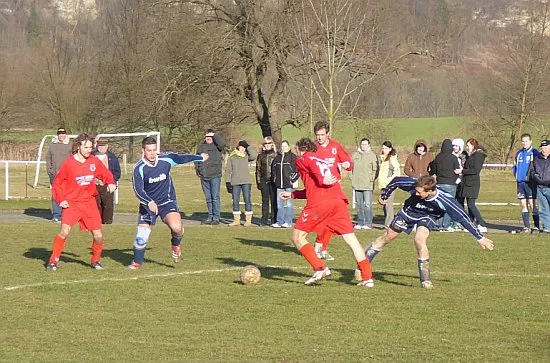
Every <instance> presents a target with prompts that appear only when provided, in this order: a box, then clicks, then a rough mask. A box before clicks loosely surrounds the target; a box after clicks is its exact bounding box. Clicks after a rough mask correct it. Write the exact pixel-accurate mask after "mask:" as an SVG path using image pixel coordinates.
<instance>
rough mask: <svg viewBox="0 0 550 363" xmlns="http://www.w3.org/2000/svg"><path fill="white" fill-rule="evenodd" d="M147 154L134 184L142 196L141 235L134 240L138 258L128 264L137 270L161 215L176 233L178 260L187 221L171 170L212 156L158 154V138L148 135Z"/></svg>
mask: <svg viewBox="0 0 550 363" xmlns="http://www.w3.org/2000/svg"><path fill="white" fill-rule="evenodd" d="M141 147H142V149H143V158H142V159H141V160H140V161H138V162H137V163H136V165H135V166H134V172H133V175H132V184H133V186H134V193H135V194H136V197H137V198H138V199H139V217H138V225H137V235H136V239H135V240H134V260H133V261H132V263H131V264H130V265H129V266H128V268H129V269H132V270H136V269H138V268H140V267H141V266H142V265H143V263H144V262H145V248H146V247H147V242H148V240H149V235H150V234H151V228H152V227H153V226H154V225H155V223H156V220H157V217H159V216H160V218H161V219H162V221H163V222H164V223H165V224H166V225H167V226H168V227H169V228H170V231H171V233H172V239H171V243H172V258H173V259H174V262H178V261H179V259H180V256H181V248H180V243H181V240H182V238H183V224H182V222H181V216H180V213H179V209H178V202H177V200H176V190H175V189H174V184H173V183H172V177H171V176H170V170H171V169H172V167H174V166H176V165H181V164H185V163H190V162H203V161H206V160H208V154H200V155H192V154H176V153H164V154H160V155H158V151H157V140H156V139H155V138H154V137H146V138H145V139H143V141H142V142H141Z"/></svg>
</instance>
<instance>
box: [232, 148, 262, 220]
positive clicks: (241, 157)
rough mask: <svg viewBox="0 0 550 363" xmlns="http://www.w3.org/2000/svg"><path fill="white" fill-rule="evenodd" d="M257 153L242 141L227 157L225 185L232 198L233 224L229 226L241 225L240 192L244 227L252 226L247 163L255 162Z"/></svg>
mask: <svg viewBox="0 0 550 363" xmlns="http://www.w3.org/2000/svg"><path fill="white" fill-rule="evenodd" d="M257 155H258V153H257V152H256V150H255V149H254V147H253V146H251V145H248V143H247V142H246V141H244V140H241V141H239V144H238V145H237V147H236V148H235V150H233V151H232V152H231V154H230V155H229V159H228V160H227V166H226V168H225V182H226V183H225V184H226V186H227V191H228V192H230V193H231V195H232V197H233V222H232V223H230V224H229V225H230V226H239V225H240V224H241V211H240V208H239V199H241V191H242V192H243V199H244V210H245V212H244V214H245V218H246V220H245V223H244V226H246V227H248V226H251V225H252V200H251V198H250V191H251V189H252V178H251V177H250V171H249V169H248V163H249V162H251V161H254V160H256V156H257Z"/></svg>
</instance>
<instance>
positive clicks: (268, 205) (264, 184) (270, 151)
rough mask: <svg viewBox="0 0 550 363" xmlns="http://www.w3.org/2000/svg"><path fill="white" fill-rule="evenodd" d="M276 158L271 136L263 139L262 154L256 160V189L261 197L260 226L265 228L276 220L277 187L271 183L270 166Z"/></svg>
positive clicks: (275, 149)
mask: <svg viewBox="0 0 550 363" xmlns="http://www.w3.org/2000/svg"><path fill="white" fill-rule="evenodd" d="M276 156H277V148H276V147H275V144H274V143H273V139H272V138H271V136H266V137H264V141H263V144H262V152H261V153H259V154H258V158H257V159H256V187H257V188H258V190H259V191H260V194H261V195H262V218H261V221H260V224H261V225H263V226H267V225H269V224H271V223H275V219H276V218H277V195H276V191H277V187H276V186H275V184H274V183H273V176H272V175H271V164H272V163H273V160H274V159H275V157H276ZM270 220H271V222H270Z"/></svg>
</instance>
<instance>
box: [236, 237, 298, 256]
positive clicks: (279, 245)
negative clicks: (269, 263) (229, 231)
mask: <svg viewBox="0 0 550 363" xmlns="http://www.w3.org/2000/svg"><path fill="white" fill-rule="evenodd" d="M237 241H239V242H240V243H242V244H244V245H248V246H253V247H267V248H273V249H275V250H279V251H282V252H284V253H294V254H297V255H299V254H300V253H299V252H298V250H297V249H296V247H294V245H290V244H287V243H284V242H280V241H267V240H255V239H247V238H237Z"/></svg>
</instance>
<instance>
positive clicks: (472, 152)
mask: <svg viewBox="0 0 550 363" xmlns="http://www.w3.org/2000/svg"><path fill="white" fill-rule="evenodd" d="M466 152H467V153H468V157H467V158H466V162H465V163H464V169H462V175H463V178H462V183H461V184H460V188H459V189H458V190H457V197H458V198H457V200H458V202H459V203H460V204H462V205H464V200H466V205H467V206H468V214H469V215H470V218H471V219H472V221H474V222H476V223H477V224H478V227H477V228H478V229H479V230H480V231H481V232H482V233H486V232H487V224H486V223H485V220H484V219H483V217H482V216H481V213H480V212H479V210H478V209H477V207H476V200H477V198H478V197H479V190H480V189H481V178H480V173H481V169H482V168H483V163H484V162H485V149H484V148H483V147H482V146H481V145H480V144H479V142H478V141H477V140H476V139H468V141H466ZM457 173H460V170H457Z"/></svg>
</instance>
